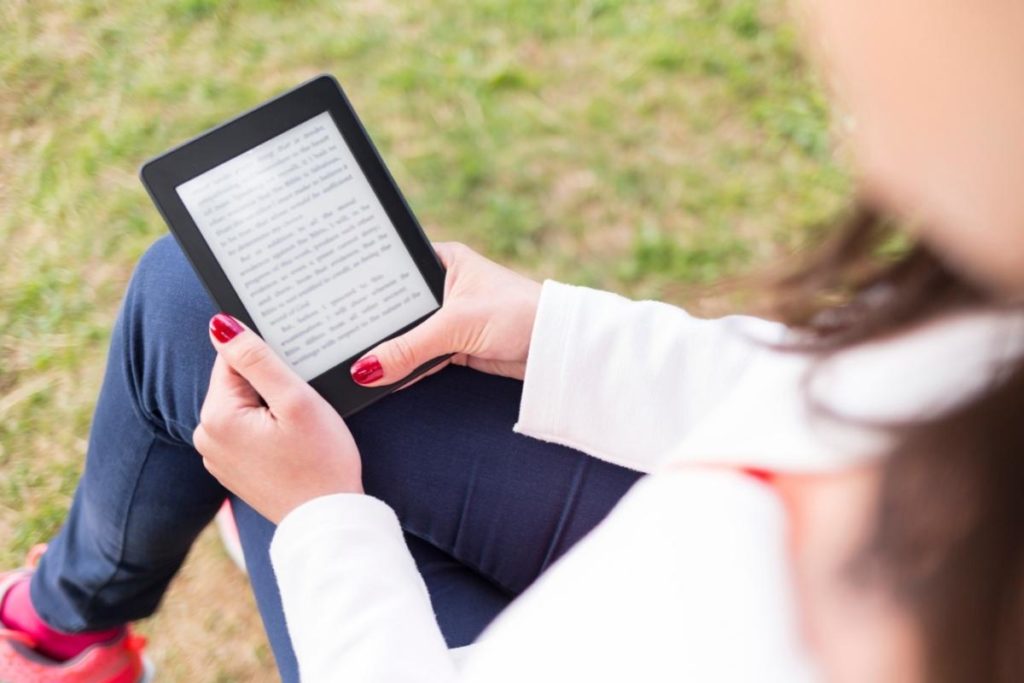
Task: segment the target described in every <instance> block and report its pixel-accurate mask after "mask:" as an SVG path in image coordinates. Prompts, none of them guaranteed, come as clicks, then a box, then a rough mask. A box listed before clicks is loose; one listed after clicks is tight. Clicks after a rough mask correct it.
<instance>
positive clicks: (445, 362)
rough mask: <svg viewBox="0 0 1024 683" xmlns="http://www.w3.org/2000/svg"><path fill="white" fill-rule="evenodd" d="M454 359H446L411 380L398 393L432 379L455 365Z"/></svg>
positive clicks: (453, 357)
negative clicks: (428, 378) (436, 374)
mask: <svg viewBox="0 0 1024 683" xmlns="http://www.w3.org/2000/svg"><path fill="white" fill-rule="evenodd" d="M454 359H455V356H452V357H451V358H446V359H444V360H443V361H441V362H440V363H438V364H437V365H435V366H434V367H432V368H430V369H429V370H427V371H426V372H424V373H423V374H421V375H417V376H416V377H414V378H413V379H411V380H409V381H408V382H406V383H405V384H403V385H402V386H400V387H398V391H401V390H402V389H408V388H409V387H411V386H412V385H413V384H416V382H419V381H420V380H421V379H426V378H427V377H430V376H431V375H433V374H434V373H437V372H441V371H442V370H444V369H445V368H446V367H448V366H449V365H452V364H455V360H454Z"/></svg>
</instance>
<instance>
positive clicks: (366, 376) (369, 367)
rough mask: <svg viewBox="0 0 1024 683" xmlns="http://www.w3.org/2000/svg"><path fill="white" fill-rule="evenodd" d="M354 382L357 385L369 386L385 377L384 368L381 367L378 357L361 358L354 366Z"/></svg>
mask: <svg viewBox="0 0 1024 683" xmlns="http://www.w3.org/2000/svg"><path fill="white" fill-rule="evenodd" d="M351 372H352V380H353V381H354V382H355V383H356V384H369V383H370V382H376V381H377V380H379V379H380V378H381V377H383V376H384V368H382V367H381V365H380V361H379V360H377V356H367V357H366V358H360V359H359V360H357V361H356V362H355V363H353V364H352V370H351Z"/></svg>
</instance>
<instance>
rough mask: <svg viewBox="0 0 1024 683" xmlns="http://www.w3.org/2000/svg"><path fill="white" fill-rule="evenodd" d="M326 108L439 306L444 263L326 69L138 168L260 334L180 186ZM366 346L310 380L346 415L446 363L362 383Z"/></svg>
mask: <svg viewBox="0 0 1024 683" xmlns="http://www.w3.org/2000/svg"><path fill="white" fill-rule="evenodd" d="M324 112H329V113H330V115H331V118H332V119H333V120H334V123H335V125H336V126H337V127H338V130H339V131H341V136H342V138H344V140H345V142H346V144H348V146H349V148H350V149H351V150H352V154H353V155H354V156H355V159H356V161H357V162H358V164H359V167H360V169H361V170H362V172H363V173H364V174H365V176H366V178H367V180H368V181H369V183H370V187H371V188H372V189H373V191H374V192H375V193H376V195H377V197H378V198H379V199H380V202H381V204H382V205H383V207H384V210H385V212H386V213H387V216H388V218H390V219H391V222H392V223H393V224H394V226H395V228H396V230H397V231H398V234H399V236H400V237H401V240H402V243H403V244H404V245H405V248H406V249H407V250H408V252H409V254H410V255H411V257H412V260H413V262H414V263H415V264H416V267H417V268H418V269H419V271H420V273H421V274H422V275H423V279H424V280H425V281H426V283H427V286H428V287H429V288H430V292H431V293H432V294H433V295H434V298H435V299H436V300H437V302H438V307H440V305H441V304H442V302H443V297H444V276H445V272H444V267H443V266H442V264H441V261H440V260H439V259H438V257H437V254H436V253H435V252H434V249H433V247H432V246H431V244H430V241H429V240H428V239H427V236H426V234H425V233H424V232H423V228H422V227H420V224H419V221H418V220H416V216H415V215H414V214H413V212H412V209H410V208H409V205H408V203H407V202H406V201H405V198H404V197H403V196H402V193H401V191H400V190H399V189H398V185H396V184H395V181H394V179H393V178H392V177H391V173H390V172H389V171H388V169H387V166H385V165H384V160H383V159H382V158H381V156H380V154H379V153H378V152H377V148H376V147H375V146H374V144H373V142H372V141H371V140H370V136H369V135H368V134H367V132H366V129H365V128H363V124H362V122H360V120H359V117H358V116H357V115H356V112H355V110H354V109H353V108H352V104H351V103H350V102H349V100H348V98H347V97H346V96H345V93H344V91H343V90H342V88H341V85H340V84H339V83H338V81H337V80H335V79H334V77H333V76H330V75H328V74H323V75H320V76H318V77H316V78H314V79H313V80H310V81H307V82H306V83H303V84H301V85H299V86H298V87H296V88H294V89H292V90H289V91H288V92H286V93H284V94H282V95H279V96H277V97H275V98H274V99H272V100H270V101H268V102H265V103H264V104H261V105H259V106H257V107H255V108H254V109H251V110H250V111H247V112H245V113H244V114H241V115H240V116H238V117H236V118H234V119H232V120H230V121H228V122H226V123H223V124H221V125H219V126H217V127H216V128H213V129H211V130H208V131H206V132H204V133H202V134H200V135H198V136H196V137H194V138H192V139H191V140H189V141H187V142H185V143H183V144H181V145H179V146H178V147H175V148H174V149H172V150H170V151H168V152H165V153H164V154H161V155H160V156H158V157H155V158H153V159H151V160H149V161H147V162H146V163H145V164H143V166H142V168H141V169H140V171H139V176H140V177H141V179H142V184H143V185H144V186H145V187H146V190H147V191H148V192H149V195H150V197H151V198H152V199H153V203H154V204H156V207H157V209H158V210H159V211H160V214H161V215H162V216H163V218H164V220H165V221H166V222H167V226H168V227H169V228H170V231H171V233H172V234H173V235H174V237H175V238H176V239H177V241H178V243H179V244H180V245H181V248H182V250H183V251H184V252H185V255H186V256H187V257H188V259H189V261H190V262H191V263H192V267H193V268H194V269H195V271H196V273H197V274H198V275H199V279H200V280H201V281H202V282H203V284H204V285H205V286H206V290H207V291H208V292H209V294H210V296H211V297H212V298H213V300H214V301H215V302H216V304H217V306H218V307H219V308H220V310H221V311H224V312H226V313H229V314H231V315H233V316H234V317H236V318H237V319H239V320H241V321H242V322H244V323H245V324H246V325H248V326H249V327H250V328H251V329H253V330H255V331H256V332H257V333H259V330H258V329H257V327H256V325H255V324H254V323H253V320H252V317H251V316H250V315H249V313H248V311H246V310H245V306H243V305H242V301H241V299H240V298H239V296H238V294H237V292H236V291H235V288H234V287H233V286H232V285H231V281H230V280H229V279H228V277H227V275H226V274H225V273H224V270H223V269H222V268H221V266H220V264H219V263H218V262H217V259H216V258H215V257H214V255H213V251H212V250H211V249H210V247H209V245H208V244H207V242H206V239H205V238H204V237H203V234H202V232H200V230H199V228H198V226H196V224H195V222H194V221H193V219H192V216H191V215H190V214H189V212H188V209H186V208H185V205H184V204H183V203H182V201H181V197H179V196H178V192H177V188H178V186H179V185H181V184H182V183H185V182H187V181H189V180H191V179H192V178H195V177H196V176H199V175H202V174H203V173H205V172H207V171H209V170H210V169H212V168H214V167H216V166H219V165H220V164H222V163H224V162H225V161H229V160H230V159H233V158H235V157H236V156H238V155H240V154H242V153H243V152H247V151H248V150H250V149H252V148H253V147H256V146H257V145H259V144H262V143H264V142H266V141H268V140H270V139H271V138H274V137H277V136H278V135H280V134H282V133H285V132H287V131H289V130H291V129H292V128H294V127H295V126H298V125H299V124H301V123H304V122H306V121H308V120H309V119H311V118H313V117H314V116H317V115H320V114H323V113H324ZM434 313H436V309H435V310H434V311H432V312H431V313H428V314H427V315H425V316H423V317H421V318H419V319H417V320H415V321H413V322H412V323H410V324H408V325H406V326H405V327H403V328H401V329H399V330H397V331H395V332H394V333H393V334H391V335H389V336H388V337H385V339H390V338H391V337H394V336H398V335H400V334H402V333H404V332H406V331H407V330H409V329H411V328H413V327H415V326H416V325H418V324H419V323H421V322H423V321H424V320H426V319H427V318H429V317H430V316H431V315H433V314H434ZM379 341H384V340H383V339H381V340H379ZM379 341H378V343H379ZM369 348H372V347H368V348H366V349H360V350H359V352H358V353H356V354H355V355H353V356H352V357H350V358H347V359H345V360H344V361H342V362H341V363H339V364H338V365H336V366H334V367H333V368H331V369H330V370H327V371H326V372H324V373H322V374H320V375H318V376H317V377H315V378H313V379H312V380H310V382H309V383H310V384H311V385H312V386H313V388H314V389H316V390H317V391H318V392H319V393H320V395H322V396H323V397H324V398H325V399H327V401H328V402H329V403H330V404H331V405H332V406H334V408H335V409H336V410H337V411H338V412H339V413H340V414H341V415H342V416H343V417H347V416H349V415H351V414H352V413H354V412H356V411H357V410H359V409H361V408H363V407H365V406H367V405H369V404H370V403H372V402H374V401H376V400H377V399H379V398H381V397H383V396H385V395H386V394H388V393H390V392H391V391H393V390H394V389H395V388H396V386H399V385H400V384H402V383H405V382H407V381H408V380H409V379H411V378H412V377H415V376H416V375H419V374H422V373H423V372H425V371H426V370H428V369H430V368H431V367H433V366H434V365H436V364H437V363H439V362H441V361H442V360H443V359H442V358H438V359H435V360H433V361H431V362H429V363H426V364H424V365H423V366H422V367H420V368H418V369H417V370H416V372H414V373H413V374H412V375H410V376H409V377H407V378H405V379H403V380H402V382H400V383H399V384H398V385H391V386H386V387H375V388H369V387H362V386H359V385H358V384H356V383H355V382H354V381H352V377H351V374H350V372H349V368H350V367H351V365H352V363H353V362H355V361H356V360H357V359H359V358H360V357H361V356H362V355H363V354H364V353H365V352H366V351H368V350H369Z"/></svg>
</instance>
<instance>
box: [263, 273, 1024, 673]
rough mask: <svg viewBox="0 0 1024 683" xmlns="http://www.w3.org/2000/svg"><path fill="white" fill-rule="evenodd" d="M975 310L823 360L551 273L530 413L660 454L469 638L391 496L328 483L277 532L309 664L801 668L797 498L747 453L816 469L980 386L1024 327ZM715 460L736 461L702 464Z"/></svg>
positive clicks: (637, 463) (541, 432)
mask: <svg viewBox="0 0 1024 683" xmlns="http://www.w3.org/2000/svg"><path fill="white" fill-rule="evenodd" d="M1022 332H1024V325H1022V320H1021V318H1020V317H1018V316H1014V317H1008V316H997V315H991V314H988V315H976V316H970V317H961V318H957V319H954V320H949V321H945V322H942V323H936V324H932V325H930V326H928V327H926V328H924V329H921V330H918V331H915V332H912V333H908V334H906V335H904V336H902V337H900V338H898V339H894V340H889V341H886V342H884V343H872V344H869V345H865V346H861V347H858V348H856V349H853V350H850V351H845V352H843V353H842V354H840V355H839V356H837V357H836V358H834V359H833V360H830V361H828V362H827V363H825V364H824V365H821V366H820V367H816V369H815V371H814V373H813V381H810V382H806V381H805V378H806V377H807V376H808V369H809V367H810V366H811V364H812V362H813V361H812V359H810V358H809V357H807V356H806V355H802V354H798V353H792V352H788V351H781V350H779V349H778V347H777V344H778V343H779V342H781V341H784V340H785V338H786V335H787V331H786V329H785V328H783V327H782V326H780V325H778V324H775V323H770V322H766V321H763V320H759V319H755V318H749V317H742V316H735V317H728V318H723V319H719V320H700V319H697V318H694V317H692V316H690V315H688V314H687V313H685V312H684V311H682V310H680V309H678V308H675V307H672V306H668V305H666V304H660V303H653V302H631V301H628V300H626V299H623V298H621V297H618V296H615V295H613V294H608V293H605V292H597V291H593V290H588V289H584V288H579V287H571V286H567V285H562V284H558V283H554V282H547V283H545V285H544V289H543V293H542V296H541V301H540V307H539V309H538V313H537V320H536V324H535V327H534V332H533V339H532V341H531V347H530V357H529V360H528V363H527V368H526V378H525V385H524V388H523V399H522V404H521V406H520V413H519V421H518V423H517V424H516V426H515V430H516V431H517V432H520V433H522V434H526V435H528V436H532V437H535V438H538V439H543V440H546V441H553V442H557V443H560V444H565V445H568V446H571V447H573V448H576V449H578V450H581V451H583V452H585V453H588V454H590V455H592V456H594V457H597V458H600V459H602V460H607V461H608V462H612V463H616V464H619V465H623V466H625V467H629V468H632V469H634V470H638V471H641V472H646V473H653V474H652V476H648V477H645V478H643V479H642V480H641V481H640V482H639V483H638V484H637V485H635V486H634V487H633V489H632V490H631V491H630V492H629V493H628V494H627V495H626V496H625V498H624V499H623V500H622V501H621V502H620V503H619V504H618V505H617V506H616V507H615V509H614V510H613V511H612V512H611V514H610V515H609V516H608V518H607V519H606V520H605V521H604V522H602V523H601V524H600V525H599V526H598V527H597V528H596V529H595V530H594V531H593V532H592V533H591V534H590V535H588V536H587V537H586V538H584V539H583V540H582V541H581V542H580V543H578V544H577V545H576V547H574V548H573V549H572V550H570V551H569V552H568V553H567V554H566V555H565V556H564V557H563V558H562V559H561V560H559V561H558V562H557V563H556V564H555V565H554V566H553V567H552V568H551V569H549V570H548V571H547V572H546V573H545V574H544V575H543V576H542V577H541V578H540V579H539V580H538V581H536V582H535V583H534V584H533V585H532V586H531V587H530V588H529V589H528V590H527V591H526V592H525V593H524V594H523V595H521V596H520V597H519V598H518V599H517V600H515V601H514V602H513V603H512V605H511V606H510V607H509V608H508V609H507V610H505V611H504V612H503V613H502V614H501V615H500V616H499V617H498V618H497V619H496V620H495V622H494V623H493V624H492V625H491V626H489V627H488V629H487V630H486V631H485V632H484V634H483V635H482V636H481V638H480V640H479V641H478V642H477V643H476V644H474V645H472V646H470V647H469V648H464V650H465V652H464V653H461V654H460V656H458V657H455V656H453V655H452V654H451V653H449V651H448V650H447V649H446V647H445V643H444V640H443V638H442V636H441V633H440V631H439V629H438V626H437V623H436V621H435V619H434V615H433V613H432V611H431V606H430V601H429V598H428V595H427V592H426V588H425V586H424V584H423V581H422V579H421V578H420V576H419V574H418V573H417V570H416V566H415V564H414V562H413V560H412V558H411V556H410V555H409V552H408V550H407V549H406V546H405V542H404V540H403V537H402V532H401V529H400V528H399V525H398V520H397V519H396V517H395V515H394V513H393V512H392V510H391V509H390V508H389V507H388V506H387V505H386V504H385V503H383V502H381V501H379V500H377V499H375V498H372V497H369V496H362V495H334V496H326V497H323V498H319V499H316V500H314V501H311V502H309V503H306V504H305V505H303V506H301V507H300V508H298V509H296V510H295V511H293V512H292V513H291V514H290V515H288V517H287V518H286V519H285V520H283V522H282V523H281V524H280V526H279V528H278V530H277V532H276V534H275V537H274V540H273V543H272V545H271V559H272V562H273V566H274V570H275V572H276V574H277V578H278V583H279V586H280V590H281V596H282V601H283V604H284V610H285V616H286V620H287V623H288V628H289V633H290V635H291V638H292V643H293V645H294V648H295V652H296V655H297V657H298V661H299V667H300V671H301V674H302V677H303V680H304V681H307V682H308V683H320V682H327V681H339V682H343V683H350V682H351V683H356V682H358V683H384V682H388V683H398V682H410V683H411V682H416V683H421V682H436V683H442V682H443V683H455V682H456V681H457V682H459V683H466V682H474V683H475V682H479V683H485V682H486V683H495V682H500V681H588V682H593V681H645V682H654V681H683V680H689V681H694V680H700V681H703V680H716V681H750V680H757V681H804V680H814V678H815V674H814V665H813V660H812V659H811V657H810V656H809V653H808V652H806V651H805V648H804V644H803V643H802V642H801V638H800V633H799V630H798V628H797V619H796V605H795V601H794V597H793V591H792V587H791V585H790V579H791V577H790V568H789V558H788V557H787V554H786V542H785V541H786V533H787V520H786V517H785V514H784V511H783V509H782V506H781V504H780V503H779V501H778V500H777V499H776V496H775V494H774V492H773V490H772V489H771V488H770V487H769V486H767V485H765V484H762V483H760V482H759V481H757V480H755V479H753V478H751V477H749V476H745V475H743V474H740V473H738V472H737V471H736V470H737V468H741V467H755V468H759V469H766V470H773V471H815V470H818V471H820V470H828V469H835V468H842V467H846V466H849V465H852V464H855V463H858V462H861V461H863V460H864V459H865V458H873V457H877V456H878V455H879V454H881V453H882V452H883V451H884V448H885V436H884V435H883V434H882V433H880V432H878V431H871V430H869V429H866V428H863V427H860V428H855V427H852V426H850V424H849V423H848V422H846V421H842V422H837V421H835V420H831V419H827V418H824V417H820V415H821V412H820V411H816V410H815V409H814V408H813V407H811V405H810V402H809V401H808V398H807V397H808V394H810V395H811V397H813V400H814V401H819V402H821V403H822V404H824V405H827V406H828V407H829V408H830V410H831V411H837V412H839V413H841V414H844V415H848V416H849V417H851V418H853V419H854V420H855V421H856V420H859V421H861V422H866V421H871V420H873V419H874V420H878V419H882V420H885V419H892V418H897V419H898V418H905V417H914V416H922V415H926V414H933V413H934V412H935V411H939V410H942V409H944V408H948V407H949V406H950V405H952V404H955V403H956V402H958V401H960V400H963V399H964V398H965V397H968V396H970V395H971V394H973V393H975V392H977V391H978V390H980V389H981V388H982V387H984V386H985V384H986V383H987V382H988V381H989V379H990V378H991V377H992V375H993V372H994V370H995V369H996V367H997V366H998V364H999V363H1001V362H1002V361H1004V360H1006V359H1007V358H1010V357H1015V356H1016V354H1017V353H1018V352H1019V351H1020V348H1021V340H1022V338H1024V333H1022ZM707 465H720V466H724V467H708V466H707Z"/></svg>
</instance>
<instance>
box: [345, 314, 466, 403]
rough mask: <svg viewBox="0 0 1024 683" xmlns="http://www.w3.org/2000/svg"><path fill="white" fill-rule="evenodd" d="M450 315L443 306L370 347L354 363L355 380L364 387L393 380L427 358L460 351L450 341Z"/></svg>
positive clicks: (399, 377) (393, 381) (353, 376)
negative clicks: (404, 330)
mask: <svg viewBox="0 0 1024 683" xmlns="http://www.w3.org/2000/svg"><path fill="white" fill-rule="evenodd" d="M449 317H450V316H449V315H448V313H447V311H446V310H445V309H444V308H443V307H442V308H441V309H440V310H439V311H438V312H437V313H435V314H434V315H432V316H430V317H429V318H427V319H426V320H424V321H423V322H422V323H420V324H419V325H417V326H416V327H414V328H412V329H411V330H409V331H408V332H406V333H405V334H403V335H400V336H398V337H395V338H394V339H389V340H387V341H386V342H381V343H380V344H378V345H377V346H376V347H375V348H373V349H370V351H368V352H367V353H366V355H364V356H363V357H362V358H360V359H359V360H357V361H356V362H355V363H353V364H352V367H351V369H350V372H351V373H352V381H354V382H355V383H356V384H359V385H362V386H364V387H376V386H381V385H383V384H394V383H395V382H398V381H400V380H401V379H403V378H405V377H407V376H408V375H409V374H410V373H412V371H413V370H415V369H416V368H418V367H419V366H421V365H423V364H424V363H426V362H427V361H430V360H433V359H435V358H438V357H439V356H443V355H445V354H449V353H455V352H457V351H459V349H456V348H454V344H453V343H452V341H451V339H452V335H451V325H450V323H449Z"/></svg>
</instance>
